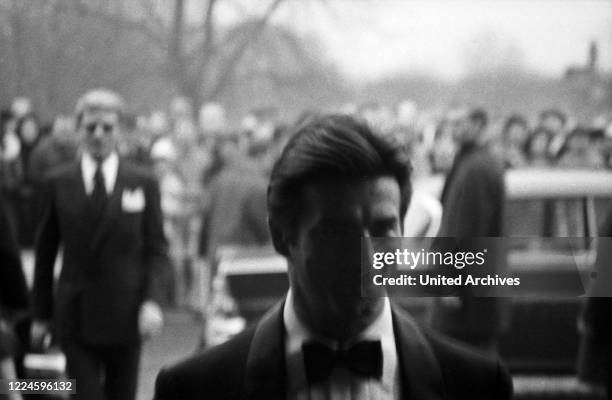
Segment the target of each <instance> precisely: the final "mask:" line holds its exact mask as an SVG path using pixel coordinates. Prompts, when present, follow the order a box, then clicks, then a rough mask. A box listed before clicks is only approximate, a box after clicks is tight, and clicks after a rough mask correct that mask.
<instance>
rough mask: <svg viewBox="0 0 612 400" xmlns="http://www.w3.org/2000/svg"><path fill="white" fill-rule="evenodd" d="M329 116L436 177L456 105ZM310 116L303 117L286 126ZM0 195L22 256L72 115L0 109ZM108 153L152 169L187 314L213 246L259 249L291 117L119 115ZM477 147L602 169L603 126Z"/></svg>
mask: <svg viewBox="0 0 612 400" xmlns="http://www.w3.org/2000/svg"><path fill="white" fill-rule="evenodd" d="M339 111H341V112H344V113H349V114H354V115H358V116H360V117H362V118H363V119H364V120H366V121H368V122H369V123H370V124H371V125H372V126H374V127H376V128H377V129H378V130H379V131H381V132H383V133H384V134H386V135H390V136H393V137H394V139H396V140H397V141H398V142H399V143H401V144H402V145H403V146H405V147H406V148H407V149H408V150H409V151H410V153H411V156H412V163H413V167H414V170H415V176H416V177H419V176H426V175H430V174H446V173H448V171H449V170H450V169H451V165H452V162H453V160H454V158H455V155H456V153H457V150H458V148H459V147H460V146H459V145H458V141H457V140H456V137H455V136H456V135H457V133H456V132H457V131H458V130H459V127H458V125H459V124H460V123H461V121H462V120H463V118H464V117H465V114H466V112H467V107H465V108H462V107H455V108H452V109H449V110H447V111H446V112H443V113H438V114H435V113H432V112H427V111H424V110H419V109H418V108H417V107H416V105H415V104H414V103H413V102H410V101H406V102H403V103H401V104H399V105H397V106H396V107H395V108H394V109H393V108H390V107H386V106H383V105H380V104H377V103H367V104H364V105H362V106H360V107H357V106H351V105H345V106H343V107H341V108H339ZM314 114H315V113H314V112H304V113H303V114H302V115H301V116H299V117H298V118H297V121H298V123H299V121H303V120H306V119H308V117H309V116H311V115H314ZM0 118H1V121H0V161H1V164H0V178H1V179H0V188H1V190H2V192H3V193H4V196H5V197H6V202H7V207H9V210H10V212H9V215H10V216H11V217H12V219H13V221H12V223H13V225H14V226H15V227H16V232H17V237H18V240H19V244H20V245H21V247H22V248H25V249H28V248H31V247H32V245H33V242H34V236H35V230H36V225H37V222H38V219H39V217H40V209H41V199H40V196H38V194H39V188H40V185H41V183H42V181H43V177H44V176H45V174H46V173H47V172H48V171H50V170H51V169H53V168H54V167H57V166H59V165H62V164H64V163H66V162H69V161H71V160H74V159H76V158H77V155H78V153H79V149H78V147H79V143H78V138H77V137H76V133H75V128H74V124H75V121H74V118H73V117H72V116H70V115H57V116H56V117H55V118H54V119H53V120H52V121H41V120H40V119H39V118H38V117H37V114H36V110H35V108H34V107H33V104H32V102H31V101H30V100H29V99H27V98H24V97H20V98H16V99H14V101H13V102H12V103H11V105H10V106H9V107H6V108H5V109H3V110H2V112H1V113H0ZM125 120H126V124H125V127H126V129H125V132H124V134H123V135H122V137H121V138H120V143H119V152H120V153H121V154H122V155H123V156H124V157H126V158H127V159H129V160H131V161H133V162H135V163H137V164H140V165H142V166H143V167H145V168H148V169H150V170H151V171H154V173H155V174H156V175H157V177H158V179H159V182H160V185H161V192H162V209H163V212H164V228H165V230H166V234H167V237H168V239H169V240H170V242H171V246H170V249H171V255H172V259H173V265H174V267H175V269H174V271H172V273H169V276H168V277H167V278H168V279H169V280H171V281H172V282H173V283H172V284H171V285H170V287H169V289H168V294H167V296H168V299H167V300H168V302H169V304H176V305H180V306H187V307H192V308H194V309H197V308H199V307H201V305H202V299H201V298H199V297H201V296H200V294H198V288H197V285H198V284H199V282H198V279H199V278H198V276H197V273H198V269H200V268H199V267H198V266H197V265H196V264H197V263H198V260H209V261H210V258H211V257H213V256H214V253H215V249H216V248H217V247H218V246H219V245H220V244H221V245H222V244H238V245H249V244H265V243H266V242H267V241H268V240H269V238H268V234H267V224H266V216H265V207H263V205H264V203H265V189H266V188H265V187H266V179H267V176H268V174H269V171H270V169H271V167H272V163H273V160H274V159H275V158H276V156H278V154H280V150H281V149H282V147H283V145H284V143H285V142H286V141H287V139H288V136H289V135H290V131H291V129H290V127H291V126H292V125H295V124H294V123H293V122H294V121H283V120H281V119H280V118H278V112H277V111H276V110H274V109H272V108H263V109H257V110H254V111H253V112H252V113H250V114H249V115H247V116H245V117H244V118H243V120H242V121H241V122H240V123H239V124H232V123H230V122H229V121H228V120H227V118H226V115H225V110H224V109H223V107H222V106H220V105H219V104H216V103H209V104H205V105H203V106H202V107H201V108H200V110H199V112H197V113H196V112H195V111H194V107H193V106H192V105H191V104H190V103H189V101H188V100H187V99H186V98H183V97H177V98H175V99H173V100H172V101H171V103H170V104H169V107H168V110H167V111H155V112H151V113H148V114H145V113H142V114H128V115H127V116H126V119H125ZM484 136H485V141H487V142H488V143H489V144H490V147H491V148H492V151H493V152H494V153H496V156H497V157H500V158H501V159H503V161H504V166H505V167H506V168H525V167H538V168H542V167H546V168H549V167H557V168H592V169H598V168H599V169H606V168H607V169H609V168H612V121H611V120H610V119H609V118H608V119H606V118H605V117H600V118H598V119H597V120H596V121H593V122H592V123H591V124H589V125H582V124H580V125H578V124H576V122H575V121H574V119H573V118H572V116H571V115H569V114H566V113H564V112H563V111H561V110H559V109H555V108H550V109H546V110H542V111H541V112H540V113H539V115H538V117H537V119H536V120H534V121H530V120H529V119H528V118H526V117H525V116H523V115H520V114H511V115H508V116H505V117H502V118H499V119H498V120H495V121H491V123H490V124H489V127H488V129H487V132H485V133H484Z"/></svg>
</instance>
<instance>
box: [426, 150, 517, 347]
mask: <svg viewBox="0 0 612 400" xmlns="http://www.w3.org/2000/svg"><path fill="white" fill-rule="evenodd" d="M504 203H505V182H504V170H503V166H502V164H501V159H497V158H496V157H494V155H493V154H492V153H491V152H490V150H489V149H488V148H486V147H478V146H475V145H474V146H468V147H466V148H464V149H462V150H461V152H460V153H459V154H458V155H457V157H456V159H455V162H454V163H453V167H452V169H451V171H450V172H449V174H448V176H447V178H446V182H445V184H444V189H443V192H442V206H443V214H442V221H441V223H440V229H439V231H438V237H440V238H459V239H462V238H463V239H465V238H485V237H500V236H503V234H504V233H503V217H504ZM441 240H443V239H441ZM495 244H498V245H501V243H499V242H495V243H490V244H489V246H488V247H493V246H494V245H495ZM488 250H489V254H488V257H487V261H488V263H487V265H488V266H491V267H493V266H494V267H497V269H496V270H488V271H486V272H487V273H492V274H495V273H499V272H502V271H503V270H504V269H505V254H502V252H503V249H502V248H499V249H498V251H497V253H495V254H496V258H497V259H498V261H495V262H493V256H492V255H493V253H492V252H491V250H492V248H489V249H488ZM462 272H464V273H467V272H472V271H467V268H466V269H464V270H463V271H462ZM459 296H460V298H461V301H462V303H461V306H460V307H459V308H452V307H447V306H446V305H445V304H444V303H441V302H435V303H434V312H433V321H432V324H433V326H434V327H436V328H437V329H440V330H442V331H443V332H446V333H448V334H451V335H453V336H455V335H458V336H464V335H469V336H474V337H482V338H488V337H491V336H494V335H496V334H497V333H499V332H500V331H503V329H504V328H505V326H506V325H507V323H508V307H507V306H508V305H507V303H506V302H505V301H502V300H500V299H497V298H484V297H474V296H473V294H472V293H471V289H470V288H467V287H465V288H461V289H460V294H459Z"/></svg>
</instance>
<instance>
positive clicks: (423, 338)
mask: <svg viewBox="0 0 612 400" xmlns="http://www.w3.org/2000/svg"><path fill="white" fill-rule="evenodd" d="M282 307H283V304H282V303H281V304H279V305H277V306H276V307H275V308H273V309H272V310H271V311H270V312H268V313H267V314H266V315H265V316H264V317H263V318H262V319H261V321H260V322H259V323H258V324H257V325H256V326H255V327H253V328H251V329H248V330H246V331H244V332H242V333H241V334H239V335H237V336H236V337H235V338H233V339H231V340H230V341H228V342H226V343H224V344H222V345H220V346H217V347H214V348H211V349H209V350H207V351H205V352H204V353H202V354H200V355H198V356H195V357H193V358H191V359H188V360H186V361H183V362H181V363H179V364H177V365H175V366H173V367H170V368H167V369H164V370H162V371H161V372H160V373H159V375H158V377H157V382H156V388H155V400H174V399H181V400H189V399H283V398H285V395H286V393H285V392H286V386H285V385H286V382H285V380H286V371H285V344H284V343H285V337H284V336H285V333H284V332H285V331H284V324H283V317H282ZM393 329H394V332H395V336H396V344H397V347H398V358H399V366H400V372H401V388H402V397H403V398H405V399H419V400H434V399H449V400H450V399H474V400H478V399H483V400H484V399H496V400H503V399H509V398H510V397H511V396H512V384H511V381H510V376H509V375H508V373H507V371H506V370H505V368H504V367H503V366H502V365H501V364H500V363H499V362H498V361H494V360H490V359H487V358H485V357H484V356H481V355H479V354H476V353H473V352H471V351H469V350H466V349H465V348H464V347H462V346H461V345H458V344H456V343H452V342H450V341H448V340H446V339H444V338H442V337H440V336H438V335H436V334H435V333H432V332H429V331H422V330H421V329H420V328H419V327H417V326H416V324H415V323H414V322H413V321H412V319H411V318H410V317H409V316H407V315H406V314H405V313H403V312H401V311H400V310H398V308H397V307H393Z"/></svg>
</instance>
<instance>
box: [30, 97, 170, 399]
mask: <svg viewBox="0 0 612 400" xmlns="http://www.w3.org/2000/svg"><path fill="white" fill-rule="evenodd" d="M124 109H125V106H124V102H123V100H122V99H121V98H120V97H119V96H118V95H117V94H115V93H114V92H111V91H108V90H104V89H98V90H93V91H90V92H88V93H86V94H85V95H84V96H83V97H82V98H81V99H80V100H79V101H78V103H77V107H76V125H77V130H78V134H79V135H80V137H81V141H82V142H81V145H82V155H81V157H79V159H78V161H76V162H74V163H72V164H69V165H67V166H65V167H60V168H59V169H57V170H55V171H53V172H51V173H50V174H49V176H48V177H47V179H46V183H45V185H44V199H45V200H44V201H45V203H46V204H45V206H44V216H43V219H42V221H41V223H40V226H39V229H38V237H37V245H36V266H35V268H36V269H35V275H34V289H33V305H34V310H33V314H34V322H33V326H32V331H31V334H32V342H33V344H34V345H40V344H41V342H42V341H44V338H45V337H48V334H49V333H50V332H51V325H50V322H51V320H52V322H53V334H54V336H55V339H56V340H57V342H58V343H59V344H60V346H61V348H62V350H63V351H64V353H65V354H66V360H67V370H68V376H69V377H70V378H73V379H76V390H77V394H76V398H78V399H86V400H102V399H108V400H118V399H126V400H131V399H133V398H134V397H135V393H136V381H137V376H138V362H139V358H140V347H141V340H142V339H143V338H144V337H146V336H149V335H152V334H154V333H156V332H157V331H159V329H161V325H162V321H163V320H162V313H161V309H160V307H159V306H158V305H157V304H158V303H157V301H156V299H159V296H160V292H161V291H160V290H159V288H157V287H156V285H155V284H154V277H155V275H156V274H155V273H154V271H158V270H159V269H160V268H162V267H163V263H166V262H167V258H166V240H165V237H164V233H163V230H162V215H161V209H160V195H159V189H158V186H157V182H156V181H155V180H154V178H153V177H152V176H151V175H150V174H149V173H148V172H146V171H144V170H141V169H139V168H137V167H134V166H132V165H130V164H128V163H126V162H124V160H123V159H121V158H120V157H119V155H118V154H117V150H116V145H117V140H118V137H119V135H120V131H121V127H122V117H123V115H124ZM60 245H61V246H62V248H63V265H62V270H61V274H60V277H59V281H58V283H57V288H56V290H55V291H54V290H53V286H54V285H53V281H54V279H53V266H54V263H55V259H56V255H57V252H58V247H59V246H60ZM53 293H55V296H53Z"/></svg>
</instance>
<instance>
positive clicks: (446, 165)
mask: <svg viewBox="0 0 612 400" xmlns="http://www.w3.org/2000/svg"><path fill="white" fill-rule="evenodd" d="M449 117H450V115H448V116H447V117H446V118H444V119H442V120H441V121H440V123H439V124H438V125H437V126H436V128H435V131H434V134H433V141H432V145H431V150H430V152H429V162H430V164H431V169H432V171H433V172H434V173H446V172H448V171H449V170H450V168H451V166H452V165H453V159H454V157H455V152H456V144H455V142H454V136H455V134H454V132H455V130H456V129H459V123H458V122H456V121H457V120H455V119H451V118H449ZM461 118H463V116H462V117H461ZM459 121H460V120H459Z"/></svg>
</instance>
